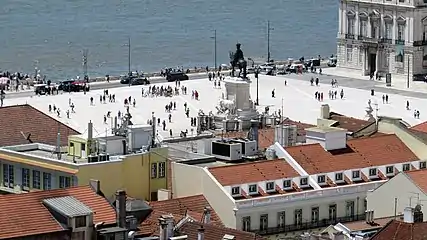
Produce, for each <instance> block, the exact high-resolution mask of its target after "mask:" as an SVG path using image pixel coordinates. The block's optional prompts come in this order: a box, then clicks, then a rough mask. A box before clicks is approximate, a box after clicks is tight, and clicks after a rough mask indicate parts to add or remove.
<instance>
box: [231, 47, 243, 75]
mask: <svg viewBox="0 0 427 240" xmlns="http://www.w3.org/2000/svg"><path fill="white" fill-rule="evenodd" d="M240 46H241V44H240V43H237V44H236V48H237V49H236V52H235V53H230V59H231V61H230V64H231V67H232V68H231V76H232V77H234V71H235V67H238V68H239V75H238V77H241V78H243V79H246V67H247V62H246V60H245V58H244V57H243V51H242V50H241V49H240ZM242 72H243V73H242Z"/></svg>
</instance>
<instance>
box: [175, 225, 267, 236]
mask: <svg viewBox="0 0 427 240" xmlns="http://www.w3.org/2000/svg"><path fill="white" fill-rule="evenodd" d="M201 226H203V229H204V240H218V239H223V237H224V235H225V234H228V235H232V236H234V237H235V239H236V240H240V239H242V240H264V239H265V238H264V237H261V236H259V235H256V234H255V233H250V232H244V231H240V230H236V229H231V228H226V227H220V226H215V225H212V224H200V223H195V222H187V223H185V224H184V225H183V226H182V227H181V228H180V229H179V231H180V233H181V234H185V235H187V236H188V239H197V234H198V230H199V229H200V228H201Z"/></svg>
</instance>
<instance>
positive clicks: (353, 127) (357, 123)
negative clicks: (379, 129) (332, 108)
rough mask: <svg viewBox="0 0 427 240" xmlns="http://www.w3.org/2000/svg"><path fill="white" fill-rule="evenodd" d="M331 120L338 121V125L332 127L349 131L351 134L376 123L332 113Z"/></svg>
mask: <svg viewBox="0 0 427 240" xmlns="http://www.w3.org/2000/svg"><path fill="white" fill-rule="evenodd" d="M329 119H330V120H334V121H337V123H336V124H333V125H332V127H339V128H344V129H347V130H348V131H350V132H357V131H359V130H361V129H363V128H365V127H367V126H369V125H371V124H375V122H370V121H366V120H363V119H357V118H352V117H347V116H344V115H341V114H339V113H335V112H331V113H330V114H329Z"/></svg>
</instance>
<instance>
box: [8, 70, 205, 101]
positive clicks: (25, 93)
mask: <svg viewBox="0 0 427 240" xmlns="http://www.w3.org/2000/svg"><path fill="white" fill-rule="evenodd" d="M188 77H189V79H190V80H196V79H201V78H206V73H200V74H189V75H188ZM150 82H151V83H152V84H158V83H165V82H166V79H165V78H160V77H154V78H151V79H150ZM119 87H129V85H128V84H121V83H120V82H119V81H110V82H109V83H108V82H96V83H92V84H90V89H91V90H97V89H110V88H119ZM5 96H6V98H5V101H7V99H11V98H21V97H31V96H35V93H34V92H33V91H23V92H7V93H6V95H5ZM41 97H43V96H41Z"/></svg>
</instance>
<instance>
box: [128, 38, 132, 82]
mask: <svg viewBox="0 0 427 240" xmlns="http://www.w3.org/2000/svg"><path fill="white" fill-rule="evenodd" d="M128 74H129V76H130V75H132V72H131V71H130V37H129V38H128Z"/></svg>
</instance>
